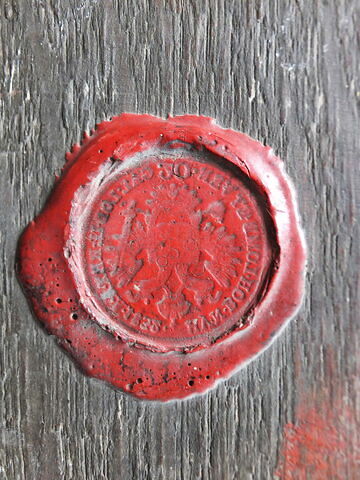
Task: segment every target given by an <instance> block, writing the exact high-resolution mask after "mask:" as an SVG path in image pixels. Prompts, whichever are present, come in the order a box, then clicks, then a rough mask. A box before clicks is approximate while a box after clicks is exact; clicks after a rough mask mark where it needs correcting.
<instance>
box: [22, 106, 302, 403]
mask: <svg viewBox="0 0 360 480" xmlns="http://www.w3.org/2000/svg"><path fill="white" fill-rule="evenodd" d="M304 266H305V246H304V240H303V236H302V232H301V230H300V227H299V220H298V214H297V209H296V205H295V199H294V193H293V188H292V186H291V184H290V183H289V180H288V178H287V176H286V175H285V173H284V170H283V163H282V161H281V160H280V159H279V158H277V157H276V156H274V154H273V152H272V150H271V148H269V147H265V146H263V145H261V144H260V143H258V142H256V141H255V140H252V139H251V138H249V137H247V136H246V135H244V134H241V133H238V132H234V131H231V130H224V129H222V128H220V127H219V126H217V125H216V124H215V123H214V121H213V120H212V119H209V118H205V117H197V116H189V115H188V116H179V117H173V118H168V119H167V120H163V119H160V118H156V117H152V116H150V115H135V114H123V115H121V116H119V117H116V118H114V119H112V120H111V121H109V122H103V123H102V124H100V125H98V126H97V128H96V130H94V131H93V132H91V135H86V136H85V137H84V140H83V142H82V144H81V146H80V145H76V146H75V147H74V148H73V149H72V152H71V153H70V154H68V155H67V163H66V164H65V167H64V169H63V172H62V175H61V178H60V179H59V180H58V181H57V183H56V185H55V188H54V191H53V193H52V195H51V197H50V199H49V201H48V203H47V205H46V206H45V208H44V210H43V211H42V212H41V214H40V215H39V216H38V217H37V218H36V219H35V220H34V221H33V222H32V223H31V224H30V225H29V226H28V227H27V229H26V230H25V232H24V233H23V235H22V237H21V239H20V242H19V249H18V273H19V278H20V280H21V282H22V285H23V287H24V290H25V292H26V294H27V295H28V297H29V299H30V302H31V304H32V306H33V309H34V311H35V313H36V315H37V317H38V318H39V320H40V322H41V323H42V324H43V325H44V326H45V328H46V329H47V331H48V332H50V333H51V334H53V335H55V336H56V337H58V339H59V342H60V344H61V346H62V347H63V348H65V349H66V350H67V351H68V352H69V354H70V355H71V356H72V357H73V358H74V359H75V360H76V362H77V363H78V365H79V366H80V367H81V368H82V369H83V370H84V371H85V372H86V373H87V374H88V375H90V376H93V377H96V378H99V379H103V380H106V381H107V382H109V383H111V384H112V385H114V386H115V387H118V388H121V389H122V390H124V391H125V392H128V393H130V394H133V395H134V396H136V397H139V398H145V399H150V400H163V401H165V400H171V399H175V398H183V397H187V396H189V395H192V394H195V393H201V392H204V391H206V390H207V389H208V388H210V387H212V386H213V385H215V383H216V382H217V381H218V380H220V379H222V378H224V377H228V376H229V375H230V374H231V373H232V372H233V371H235V370H236V369H237V368H239V367H240V366H241V365H243V364H244V363H245V362H247V361H249V360H250V359H252V358H253V357H254V356H255V355H257V354H258V353H260V352H261V351H262V350H263V349H265V348H266V346H267V345H269V343H270V342H271V341H272V339H273V338H274V337H275V335H276V334H277V333H278V332H279V331H280V329H281V328H282V327H283V326H284V324H285V323H286V321H287V320H288V319H289V318H290V317H292V316H293V315H294V314H295V313H296V311H297V309H298V308H299V305H300V303H301V299H302V295H303V286H304Z"/></svg>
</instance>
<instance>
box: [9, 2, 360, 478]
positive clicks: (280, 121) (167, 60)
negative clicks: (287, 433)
mask: <svg viewBox="0 0 360 480" xmlns="http://www.w3.org/2000/svg"><path fill="white" fill-rule="evenodd" d="M359 13H360V12H359V2H358V1H357V0H352V1H351V0H349V1H346V0H337V1H327V0H322V1H313V2H308V1H305V0H274V1H271V2H264V1H260V0H259V1H250V0H249V1H240V0H239V1H236V0H201V1H199V0H193V1H190V0H117V1H115V0H114V1H113V2H111V1H110V0H103V1H96V0H75V1H71V0H61V1H60V0H49V1H45V0H1V1H0V17H1V20H0V25H1V27H0V28H1V32H0V34H1V46H0V55H1V59H0V64H1V78H0V82H1V83H0V108H1V118H0V132H1V147H0V148H1V151H0V160H1V162H0V169H1V175H0V185H1V204H0V209H1V216H0V225H1V232H0V235H1V237H0V238H1V245H0V255H1V257H0V258H1V269H0V278H1V280H0V282H1V292H0V293H1V297H0V298H1V304H0V309H1V325H0V335H1V343H0V344H1V353H0V366H1V379H0V380H1V389H0V395H1V399H0V422H1V451H0V478H3V479H7V480H13V479H31V480H32V479H34V480H48V479H49V480H52V479H76V480H77V479H124V480H128V479H129V480H132V479H159V480H160V479H164V480H173V479H214V480H231V479H241V480H242V479H244V480H250V479H255V480H257V479H259V480H263V479H272V478H276V475H277V474H279V477H280V478H283V479H291V478H294V479H295V478H311V479H313V478H315V479H316V478H326V479H336V478H341V479H355V478H358V474H359V449H360V444H359V438H358V437H359V433H358V432H359V429H358V428H356V427H357V426H358V423H356V422H357V421H358V420H359V398H358V395H357V393H356V392H357V387H358V380H357V375H358V373H359V355H358V353H357V352H358V350H359V338H360V336H359V290H358V288H359V277H358V270H359V264H360V262H359V235H358V234H359V227H358V222H357V217H358V215H359V211H358V210H357V208H358V206H359V189H360V187H359V152H360V148H359V147H360V145H359V143H360V135H359V131H360V129H359V127H360V122H359V117H360V115H359V102H360V79H359V73H360V72H359V64H360V48H359V46H360V38H359V37H360V29H359V22H360V15H359ZM123 111H131V112H149V113H152V114H156V115H160V116H166V115H167V114H168V113H171V114H181V113H195V114H203V115H209V116H212V117H214V118H216V119H217V121H218V123H219V124H221V125H223V126H225V127H232V128H235V129H239V130H242V131H244V132H246V133H248V134H249V135H251V136H253V137H255V138H257V139H259V140H260V141H263V142H266V143H267V144H269V145H271V146H273V147H274V150H275V151H276V153H277V154H278V155H280V156H281V157H282V158H283V159H284V160H285V162H286V167H287V171H288V172H289V173H290V175H291V177H292V178H293V179H294V183H295V185H296V188H297V190H298V192H299V204H300V210H301V214H302V218H303V223H304V226H305V230H306V237H307V242H308V246H309V269H308V278H307V280H308V281H307V295H306V299H305V302H304V306H303V308H302V310H301V312H300V313H299V315H298V316H297V318H296V320H294V321H292V322H291V324H290V325H289V326H288V327H287V328H286V330H285V331H284V332H283V334H282V335H281V337H280V338H278V339H277V341H276V342H275V343H274V344H273V346H271V347H270V348H269V349H268V350H267V351H266V352H265V353H264V354H263V355H261V356H260V357H258V358H257V359H256V360H255V361H253V362H252V363H251V364H250V365H248V366H247V367H246V368H244V369H242V370H241V371H239V372H238V373H237V374H236V375H234V376H233V377H232V378H231V379H230V380H228V381H226V382H224V383H222V384H221V385H220V386H218V387H217V388H216V389H215V390H213V391H210V392H209V393H207V394H206V395H203V396H199V397H195V398H192V399H190V400H187V401H183V402H172V403H170V404H164V405H161V404H156V403H141V402H139V401H136V400H134V399H132V398H130V397H127V396H125V395H123V394H121V393H120V392H116V391H114V390H112V389H111V388H109V387H107V386H106V385H105V384H102V383H100V382H97V381H95V380H92V379H89V378H86V377H85V376H84V375H83V374H82V373H81V372H79V371H78V370H77V369H76V368H75V366H74V365H73V363H72V362H71V360H70V359H68V358H67V357H66V355H65V354H64V353H63V352H62V351H60V350H59V349H58V348H57V346H56V343H55V341H54V339H52V338H49V336H48V335H46V334H45V333H44V331H43V330H42V329H41V328H40V327H39V326H38V325H37V323H36V321H35V320H34V319H33V317H32V315H31V313H30V311H29V308H28V305H27V303H26V300H25V298H24V296H23V294H22V292H21V290H20V287H19V285H18V283H17V281H16V278H15V273H14V257H15V246H16V241H17V238H18V236H19V234H20V232H21V230H22V229H23V228H24V227H25V226H26V224H27V223H28V222H29V221H30V220H31V219H32V218H33V217H34V215H35V214H36V213H37V212H39V210H40V208H41V206H42V205H43V204H44V202H45V200H46V197H47V195H48V193H49V192H50V190H51V186H52V184H53V181H54V174H55V173H57V172H59V170H60V168H61V166H62V164H63V162H64V153H65V151H67V150H68V149H69V148H70V147H71V145H72V144H73V143H74V142H77V141H79V139H80V138H81V134H82V132H83V131H84V130H89V129H90V128H92V127H93V126H94V125H95V123H98V122H100V121H102V120H104V119H107V118H109V117H111V116H112V115H115V114H118V113H121V112H123ZM306 404H309V405H313V406H314V407H315V408H316V409H317V410H318V411H319V412H321V411H322V410H323V411H327V409H330V411H332V412H334V413H335V415H336V416H337V417H338V418H339V419H341V418H342V415H344V412H345V411H346V412H350V417H349V418H350V419H351V420H350V421H345V427H346V428H347V429H348V434H347V437H346V438H347V440H346V442H347V443H346V452H340V457H339V458H338V461H336V462H334V461H332V459H331V458H329V459H328V467H327V469H326V471H325V473H324V476H323V477H316V476H315V474H314V470H312V469H313V465H311V464H306V462H304V465H303V466H302V467H301V469H302V471H300V470H301V469H300V470H299V473H298V474H296V473H295V474H294V475H295V476H292V475H293V474H292V473H291V472H290V471H289V470H287V469H286V467H282V468H280V470H279V465H281V464H282V452H283V444H284V443H283V442H284V426H285V425H286V424H287V423H290V422H291V423H296V422H298V421H299V418H300V417H299V415H300V414H299V411H300V409H301V408H302V407H303V406H304V405H306ZM342 427H344V425H342ZM339 428H340V427H339ZM335 454H336V452H335ZM279 471H280V473H279ZM296 475H297V476H296ZM301 475H303V476H301Z"/></svg>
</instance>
